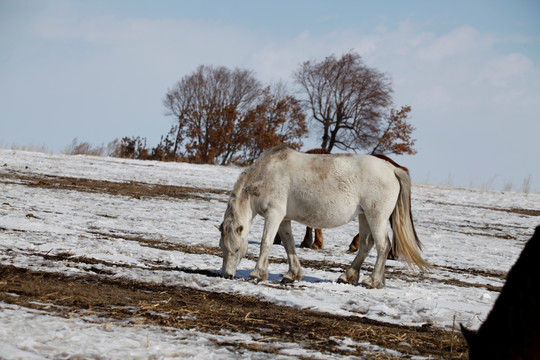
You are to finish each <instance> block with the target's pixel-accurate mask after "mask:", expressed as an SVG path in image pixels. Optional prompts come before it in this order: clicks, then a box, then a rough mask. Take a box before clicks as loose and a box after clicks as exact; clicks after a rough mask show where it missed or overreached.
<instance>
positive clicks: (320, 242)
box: [274, 149, 410, 260]
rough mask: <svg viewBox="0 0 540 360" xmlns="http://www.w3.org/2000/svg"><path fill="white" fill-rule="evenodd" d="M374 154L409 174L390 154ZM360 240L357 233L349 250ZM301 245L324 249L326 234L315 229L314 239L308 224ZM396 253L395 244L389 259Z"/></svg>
mask: <svg viewBox="0 0 540 360" xmlns="http://www.w3.org/2000/svg"><path fill="white" fill-rule="evenodd" d="M306 154H330V152H329V151H328V150H326V149H311V150H308V151H306ZM373 156H375V157H378V158H379V159H382V160H385V161H388V162H389V163H391V164H392V165H394V166H395V167H398V168H400V169H402V170H404V171H405V172H406V173H407V174H409V169H407V168H406V167H404V166H401V165H399V164H398V163H396V162H395V161H394V160H392V159H390V158H389V157H388V156H386V155H382V154H373ZM409 205H410V204H409ZM390 223H392V222H390ZM359 241H360V236H359V234H356V236H355V237H354V238H353V239H352V241H351V244H350V245H349V252H356V251H357V250H358V243H359ZM274 244H281V239H280V238H279V235H276V238H275V239H274ZM300 247H301V248H310V249H317V250H320V249H322V248H323V247H324V236H323V232H322V229H315V241H313V229H312V228H310V227H309V226H306V235H304V240H303V241H302V243H301V244H300ZM394 253H395V250H394V245H392V248H391V249H390V252H389V253H388V259H390V260H395V259H396V256H395V255H394Z"/></svg>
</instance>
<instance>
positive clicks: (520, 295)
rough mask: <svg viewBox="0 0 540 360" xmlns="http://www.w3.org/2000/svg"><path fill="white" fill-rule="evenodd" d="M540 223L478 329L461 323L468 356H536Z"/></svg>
mask: <svg viewBox="0 0 540 360" xmlns="http://www.w3.org/2000/svg"><path fill="white" fill-rule="evenodd" d="M538 253H540V226H538V227H537V228H536V231H535V233H534V235H533V237H532V238H531V239H530V240H529V241H528V242H527V244H525V247H524V248H523V250H522V251H521V255H519V258H518V259H517V261H516V263H515V264H514V266H512V268H511V269H510V271H509V272H508V276H507V277H506V283H505V284H504V286H503V288H502V291H501V293H500V295H499V297H498V298H497V300H496V301H495V304H494V305H493V308H492V309H491V312H490V313H489V315H488V317H487V318H486V321H484V323H483V324H482V326H480V329H479V330H478V332H473V331H470V330H467V329H466V328H465V327H463V325H461V331H462V332H463V336H465V339H466V340H467V343H468V344H469V358H470V359H471V360H475V359H520V360H525V359H540V266H538Z"/></svg>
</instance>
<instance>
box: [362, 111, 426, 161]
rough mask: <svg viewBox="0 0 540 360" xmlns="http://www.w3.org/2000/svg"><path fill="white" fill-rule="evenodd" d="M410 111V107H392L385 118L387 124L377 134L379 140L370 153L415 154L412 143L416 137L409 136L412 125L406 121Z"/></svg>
mask: <svg viewBox="0 0 540 360" xmlns="http://www.w3.org/2000/svg"><path fill="white" fill-rule="evenodd" d="M410 112H411V107H410V106H408V105H406V106H402V107H401V109H400V110H399V111H397V110H395V109H392V110H390V115H389V116H388V117H387V118H386V119H385V121H386V122H387V126H386V128H385V130H384V131H382V132H381V135H380V136H379V142H378V143H377V145H376V146H375V147H374V148H373V151H372V152H371V153H372V154H375V153H377V154H387V153H392V154H397V155H402V154H408V155H414V154H416V150H415V149H414V143H415V141H416V139H413V138H411V134H412V132H413V131H414V127H413V126H412V125H411V124H409V123H407V121H406V120H407V116H408V114H409V113H410Z"/></svg>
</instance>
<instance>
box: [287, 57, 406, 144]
mask: <svg viewBox="0 0 540 360" xmlns="http://www.w3.org/2000/svg"><path fill="white" fill-rule="evenodd" d="M294 79H295V81H296V82H297V83H298V84H299V85H300V86H301V88H302V90H303V92H304V93H305V96H306V100H305V102H306V105H307V107H308V108H309V109H310V112H311V115H312V120H313V121H315V122H316V123H318V124H319V125H320V126H321V129H322V138H321V140H322V142H321V148H323V149H326V150H328V151H332V150H333V149H334V147H336V148H338V149H341V150H353V151H356V150H359V149H363V150H371V149H374V148H375V147H379V148H382V146H380V145H379V146H378V144H379V143H380V138H381V136H382V135H383V134H384V133H385V125H388V120H389V119H390V118H391V113H390V111H389V108H390V106H391V105H392V87H391V81H390V79H389V77H388V76H387V75H385V74H383V73H381V72H379V71H377V70H375V69H373V68H369V67H367V66H366V65H365V64H364V63H363V61H362V59H361V57H360V55H358V54H357V53H355V52H349V53H346V54H344V55H343V56H342V57H340V58H336V57H335V56H333V55H332V56H329V57H327V58H325V59H324V60H323V61H321V62H311V61H306V62H304V63H303V64H301V65H300V66H299V68H298V69H297V71H296V72H295V73H294ZM385 120H386V121H385ZM402 120H404V118H403V119H402ZM388 131H390V130H388ZM388 131H386V132H388ZM388 149H391V147H386V150H388Z"/></svg>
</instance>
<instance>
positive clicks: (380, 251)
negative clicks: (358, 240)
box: [362, 222, 391, 289]
mask: <svg viewBox="0 0 540 360" xmlns="http://www.w3.org/2000/svg"><path fill="white" fill-rule="evenodd" d="M371 228H372V230H371V233H372V236H373V241H374V243H375V247H376V249H377V261H376V262H375V267H374V269H373V272H372V273H371V275H370V276H369V277H367V278H365V279H364V280H363V281H362V285H363V286H365V287H367V288H370V289H381V288H383V287H384V286H385V279H384V266H385V265H386V258H387V256H388V252H389V251H390V247H391V246H390V240H389V238H388V231H387V229H386V224H385V223H382V222H381V223H377V224H373V225H372V227H371Z"/></svg>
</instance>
